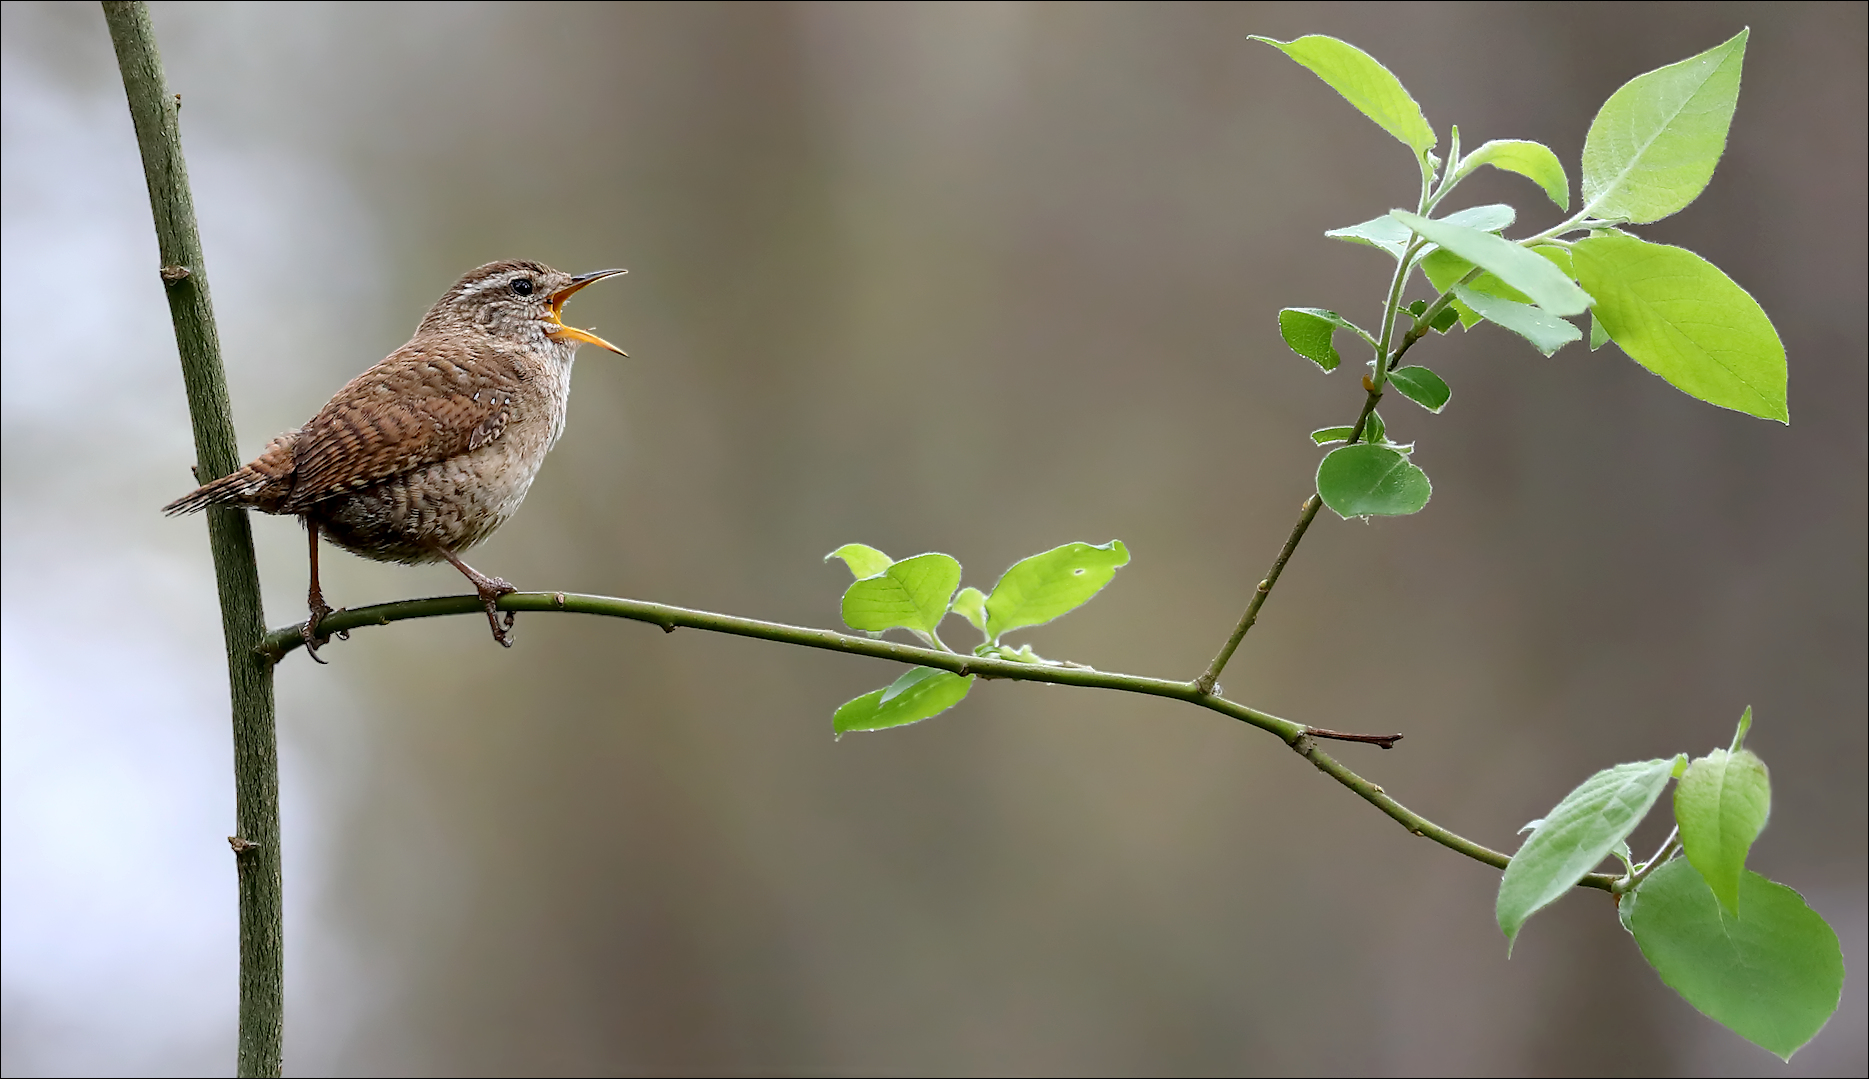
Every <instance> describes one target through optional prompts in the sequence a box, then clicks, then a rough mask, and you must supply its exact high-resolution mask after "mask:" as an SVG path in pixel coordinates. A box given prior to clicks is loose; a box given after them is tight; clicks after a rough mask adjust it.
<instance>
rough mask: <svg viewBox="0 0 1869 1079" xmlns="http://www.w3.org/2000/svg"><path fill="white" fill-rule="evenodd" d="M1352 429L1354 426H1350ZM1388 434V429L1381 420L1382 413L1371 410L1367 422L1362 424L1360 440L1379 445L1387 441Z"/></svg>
mask: <svg viewBox="0 0 1869 1079" xmlns="http://www.w3.org/2000/svg"><path fill="white" fill-rule="evenodd" d="M1352 430H1354V428H1352ZM1388 435H1389V430H1388V428H1387V427H1385V426H1384V425H1383V422H1382V413H1380V412H1371V413H1370V414H1369V422H1368V423H1365V424H1364V425H1363V438H1362V441H1364V442H1372V443H1374V444H1376V445H1378V446H1381V445H1383V444H1385V443H1386V442H1387V440H1388Z"/></svg>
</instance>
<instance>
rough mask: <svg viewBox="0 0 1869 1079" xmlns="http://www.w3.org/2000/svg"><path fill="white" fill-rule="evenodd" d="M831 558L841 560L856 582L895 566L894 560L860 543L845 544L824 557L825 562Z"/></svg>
mask: <svg viewBox="0 0 1869 1079" xmlns="http://www.w3.org/2000/svg"><path fill="white" fill-rule="evenodd" d="M833 558H841V559H843V560H844V565H846V566H849V567H850V573H851V575H852V576H854V577H856V578H857V579H858V580H861V579H863V578H865V577H874V576H876V575H877V574H878V573H881V572H882V571H884V570H886V569H888V568H889V567H890V566H892V565H894V564H895V559H893V558H890V557H889V556H888V555H886V554H884V553H882V552H881V551H879V550H877V549H876V548H874V547H865V546H864V545H863V544H861V543H846V544H844V545H843V546H842V547H839V548H838V549H836V550H835V551H832V552H831V553H830V554H827V555H825V556H824V560H825V561H826V562H829V561H830V560H831V559H833Z"/></svg>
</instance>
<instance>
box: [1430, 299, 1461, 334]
mask: <svg viewBox="0 0 1869 1079" xmlns="http://www.w3.org/2000/svg"><path fill="white" fill-rule="evenodd" d="M1459 321H1460V311H1459V310H1458V309H1456V308H1455V307H1454V305H1453V304H1448V305H1447V306H1446V307H1443V308H1441V313H1440V314H1438V315H1436V316H1434V321H1433V322H1430V323H1428V325H1429V326H1430V327H1432V328H1433V330H1434V332H1435V333H1446V332H1447V331H1448V330H1451V329H1453V328H1454V323H1456V322H1459Z"/></svg>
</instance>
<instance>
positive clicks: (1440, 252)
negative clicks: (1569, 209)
mask: <svg viewBox="0 0 1869 1079" xmlns="http://www.w3.org/2000/svg"><path fill="white" fill-rule="evenodd" d="M1532 251H1534V252H1536V253H1537V254H1539V255H1542V256H1544V258H1545V259H1546V260H1548V261H1549V262H1550V263H1551V264H1552V265H1553V266H1556V267H1557V268H1558V269H1560V270H1562V271H1563V272H1564V276H1566V277H1571V276H1573V275H1572V273H1571V255H1570V252H1569V251H1568V250H1566V249H1564V248H1562V247H1554V246H1551V245H1548V244H1547V245H1543V246H1539V247H1534V248H1532ZM1472 269H1473V264H1472V263H1471V262H1468V261H1467V260H1466V259H1463V258H1461V257H1460V256H1459V255H1456V254H1454V253H1453V252H1452V251H1448V250H1446V249H1445V248H1438V247H1437V248H1435V249H1434V250H1433V251H1432V252H1430V253H1429V254H1428V256H1427V257H1426V258H1424V259H1422V260H1421V270H1422V272H1423V273H1424V274H1426V275H1427V278H1428V283H1429V284H1431V285H1433V286H1434V287H1435V288H1437V289H1439V290H1440V291H1442V292H1446V291H1448V290H1449V289H1450V288H1452V287H1453V286H1454V285H1455V284H1457V283H1459V281H1460V279H1461V278H1463V277H1465V276H1466V275H1467V273H1468V271H1470V270H1472ZM1466 287H1467V288H1470V289H1472V290H1473V291H1475V292H1481V293H1485V294H1486V295H1488V296H1497V297H1499V298H1500V299H1502V300H1511V301H1512V302H1513V303H1518V304H1530V303H1531V302H1532V298H1531V297H1530V296H1527V295H1525V294H1524V293H1523V292H1520V291H1519V290H1518V289H1515V288H1513V287H1512V286H1511V285H1508V284H1506V283H1505V282H1504V281H1501V280H1499V277H1498V276H1497V275H1496V274H1490V273H1481V274H1480V275H1479V276H1477V277H1475V278H1474V279H1473V280H1471V281H1468V282H1467V283H1466ZM1448 307H1449V308H1450V309H1451V310H1453V311H1455V312H1457V317H1458V318H1459V319H1460V322H1461V325H1462V326H1465V327H1466V328H1468V329H1472V328H1473V325H1474V323H1477V322H1480V321H1481V320H1482V319H1483V318H1484V316H1482V315H1481V314H1480V313H1479V312H1478V311H1475V310H1474V309H1473V308H1471V307H1468V306H1467V305H1466V304H1464V303H1461V302H1460V300H1459V299H1458V298H1456V299H1455V300H1454V301H1453V303H1451V304H1449V305H1448ZM1445 315H1446V313H1445V312H1443V313H1442V317H1443V318H1444V317H1445ZM1436 321H1440V320H1438V319H1437V320H1436ZM1547 355H1548V353H1547Z"/></svg>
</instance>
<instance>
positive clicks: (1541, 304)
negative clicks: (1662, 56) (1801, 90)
mask: <svg viewBox="0 0 1869 1079" xmlns="http://www.w3.org/2000/svg"><path fill="white" fill-rule="evenodd" d="M1258 40H1261V41H1266V42H1267V43H1268V44H1271V45H1273V46H1275V47H1277V48H1278V49H1280V50H1281V51H1283V52H1284V53H1285V54H1286V55H1288V56H1290V57H1292V58H1293V59H1294V60H1297V61H1298V62H1299V63H1301V64H1303V65H1305V66H1306V67H1308V68H1310V69H1311V70H1312V71H1313V72H1316V73H1317V74H1318V76H1319V77H1320V78H1322V79H1324V81H1325V82H1327V83H1329V84H1330V86H1331V87H1332V88H1334V89H1336V90H1337V91H1338V92H1339V93H1341V94H1342V95H1343V96H1344V98H1345V99H1346V100H1348V101H1349V102H1350V103H1351V104H1353V105H1355V106H1356V107H1357V108H1358V109H1359V110H1360V111H1362V112H1363V113H1364V114H1365V115H1366V116H1368V117H1369V118H1370V119H1372V120H1374V121H1375V122H1376V123H1377V124H1378V125H1379V126H1381V127H1382V128H1383V130H1385V131H1388V132H1389V133H1390V134H1391V135H1394V136H1395V137H1396V138H1397V139H1400V140H1401V141H1402V142H1403V143H1404V144H1406V145H1408V146H1409V147H1410V148H1411V149H1413V150H1414V151H1415V152H1416V156H1417V158H1418V159H1419V161H1420V162H1421V165H1422V169H1423V177H1424V182H1423V187H1422V194H1421V203H1420V205H1419V206H1418V207H1417V208H1416V209H1415V210H1414V211H1409V210H1400V209H1398V210H1394V211H1392V212H1391V213H1389V214H1388V215H1386V216H1384V217H1379V218H1374V219H1372V220H1369V221H1365V222H1363V223H1362V224H1359V225H1351V226H1349V227H1346V228H1340V229H1331V230H1329V231H1328V232H1326V233H1325V235H1327V236H1331V237H1334V238H1336V239H1341V240H1346V241H1349V242H1352V243H1359V244H1364V245H1367V246H1370V247H1374V248H1376V249H1378V250H1381V251H1383V252H1385V253H1387V254H1388V255H1389V256H1390V257H1391V258H1394V259H1395V260H1396V261H1397V263H1398V264H1400V271H1401V274H1400V278H1399V280H1402V281H1406V280H1408V279H1409V275H1410V273H1411V272H1412V271H1413V269H1415V268H1416V267H1419V268H1421V269H1422V270H1423V272H1424V273H1425V274H1426V276H1427V277H1428V279H1429V282H1430V283H1431V284H1432V285H1433V286H1434V288H1435V289H1436V290H1437V291H1438V292H1439V296H1437V297H1436V299H1435V300H1434V301H1433V302H1432V303H1431V304H1429V305H1427V312H1426V318H1425V319H1424V322H1425V323H1426V324H1431V325H1432V326H1433V328H1435V329H1445V328H1446V327H1445V325H1443V323H1442V322H1440V321H1439V319H1440V317H1441V316H1442V315H1443V314H1444V312H1445V311H1446V310H1447V309H1449V308H1451V309H1452V310H1454V311H1455V312H1457V314H1458V318H1459V320H1460V322H1461V323H1462V325H1464V326H1467V327H1469V328H1470V327H1472V326H1473V325H1475V324H1477V323H1479V322H1482V321H1485V322H1490V323H1493V324H1494V325H1497V326H1501V327H1503V328H1505V329H1507V330H1510V331H1512V332H1513V333H1515V334H1517V335H1519V336H1520V337H1523V338H1525V339H1526V340H1527V341H1528V342H1530V343H1531V344H1532V346H1533V347H1534V348H1536V349H1538V351H1540V352H1542V353H1544V354H1545V355H1547V356H1550V355H1552V354H1554V353H1556V352H1557V351H1558V350H1559V349H1561V348H1563V347H1565V346H1566V345H1569V344H1571V343H1572V342H1575V341H1580V340H1582V339H1583V330H1582V329H1581V328H1579V327H1578V326H1577V325H1576V324H1574V323H1572V322H1570V321H1569V320H1570V319H1573V318H1575V317H1576V316H1578V315H1581V314H1583V313H1585V311H1589V312H1590V314H1591V324H1590V348H1591V350H1592V351H1595V350H1596V349H1598V348H1600V347H1601V346H1602V345H1604V344H1606V343H1608V342H1610V341H1614V342H1616V344H1618V345H1620V346H1621V347H1622V349H1623V351H1624V352H1626V353H1628V355H1629V356H1630V357H1631V358H1633V359H1634V360H1636V362H1638V363H1640V364H1642V365H1643V366H1644V367H1646V368H1648V369H1649V370H1650V371H1653V372H1654V373H1656V374H1658V375H1660V376H1661V377H1662V378H1664V379H1666V380H1667V381H1668V382H1669V383H1670V384H1671V385H1673V386H1675V387H1677V388H1679V389H1681V390H1682V391H1684V392H1686V393H1688V394H1690V395H1692V396H1694V397H1698V398H1700V399H1702V400H1704V401H1707V402H1709V403H1712V404H1715V405H1719V406H1721V407H1723V408H1730V409H1734V410H1736V411H1739V412H1744V413H1747V414H1750V415H1754V416H1759V417H1762V418H1765V419H1775V420H1779V421H1782V422H1788V420H1789V411H1788V408H1787V402H1786V374H1785V371H1786V367H1785V354H1784V346H1783V343H1782V342H1781V341H1780V340H1779V338H1778V335H1777V332H1776V331H1775V330H1774V329H1773V327H1772V324H1771V320H1770V319H1769V318H1767V317H1766V315H1765V313H1764V311H1763V310H1761V309H1760V308H1759V306H1758V304H1757V303H1756V302H1754V301H1753V299H1752V297H1751V296H1750V295H1748V294H1747V293H1746V292H1745V290H1744V289H1743V288H1741V287H1740V286H1739V285H1738V284H1736V283H1734V282H1733V281H1732V280H1731V279H1730V278H1728V277H1727V276H1726V275H1725V274H1723V273H1721V272H1720V270H1719V269H1718V268H1717V267H1715V266H1713V265H1712V264H1711V263H1708V262H1707V261H1706V260H1704V259H1701V258H1700V257H1699V256H1698V255H1695V254H1693V253H1692V252H1688V251H1682V250H1680V249H1679V248H1668V247H1664V246H1663V245H1659V244H1649V243H1647V242H1646V241H1643V240H1639V239H1637V238H1635V237H1633V236H1629V235H1626V234H1624V233H1619V232H1615V231H1613V230H1612V229H1611V227H1612V226H1615V225H1619V224H1639V223H1646V222H1651V221H1656V220H1659V219H1660V218H1663V217H1666V216H1668V215H1669V214H1672V213H1675V212H1676V211H1678V210H1680V209H1681V208H1683V207H1685V206H1686V205H1688V204H1689V203H1690V202H1692V201H1693V200H1694V199H1695V198H1696V197H1698V196H1699V194H1700V192H1701V191H1703V190H1704V189H1705V188H1706V186H1707V183H1708V181H1709V180H1710V179H1711V178H1712V176H1713V171H1714V169H1715V167H1716V166H1717V165H1718V164H1719V160H1720V157H1721V155H1722V154H1723V153H1724V152H1725V148H1726V136H1727V131H1728V130H1729V128H1730V127H1731V124H1732V118H1733V112H1734V108H1735V106H1736V103H1737V101H1738V96H1739V84H1740V72H1741V68H1742V66H1743V63H1744V60H1745V48H1746V40H1747V33H1746V32H1744V31H1742V32H1741V33H1739V34H1737V35H1735V36H1734V37H1733V38H1732V39H1730V40H1728V41H1726V42H1724V43H1722V44H1720V45H1718V46H1716V47H1714V48H1712V49H1709V50H1707V51H1706V52H1704V53H1701V54H1700V55H1698V56H1694V57H1690V58H1688V59H1686V60H1683V61H1681V62H1680V63H1678V64H1670V65H1669V66H1667V67H1663V68H1660V69H1657V70H1655V71H1651V72H1649V73H1648V74H1646V75H1641V76H1638V77H1637V78H1635V79H1632V80H1630V81H1629V83H1628V84H1626V85H1625V86H1623V87H1622V88H1621V89H1620V90H1617V91H1616V93H1615V94H1613V95H1611V97H1610V99H1609V100H1608V101H1606V102H1605V103H1604V105H1603V107H1602V109H1601V110H1599V112H1598V113H1597V116H1596V119H1595V120H1594V121H1593V122H1592V124H1591V126H1590V132H1589V135H1588V137H1587V139H1586V140H1585V145H1584V152H1583V158H1582V177H1583V179H1582V194H1583V207H1582V209H1580V210H1579V211H1578V212H1577V213H1575V214H1573V215H1571V216H1570V217H1569V218H1567V219H1566V220H1565V221H1563V222H1562V223H1560V224H1558V225H1556V226H1554V227H1552V228H1549V229H1546V230H1544V231H1543V232H1540V233H1537V234H1536V235H1534V236H1531V237H1527V238H1525V239H1522V240H1511V239H1507V238H1505V237H1504V236H1503V235H1501V233H1502V231H1503V230H1504V229H1505V228H1507V227H1509V226H1510V225H1511V223H1512V222H1513V221H1514V219H1515V218H1516V211H1515V210H1514V209H1513V208H1512V207H1510V206H1505V205H1497V204H1495V205H1487V206H1473V207H1467V208H1465V209H1462V210H1455V211H1453V212H1448V213H1441V212H1439V209H1440V206H1441V204H1442V202H1443V200H1444V199H1446V198H1447V196H1448V195H1449V194H1450V193H1451V192H1452V191H1453V189H1454V188H1455V187H1456V186H1457V185H1458V184H1459V183H1460V182H1461V181H1462V180H1464V179H1466V178H1467V177H1468V176H1470V175H1472V174H1473V173H1474V172H1475V171H1476V170H1478V169H1479V168H1481V167H1482V166H1486V167H1491V168H1497V169H1503V170H1505V171H1508V172H1513V173H1517V174H1518V175H1521V176H1524V177H1526V178H1527V179H1529V180H1531V181H1532V182H1533V183H1535V184H1537V185H1538V186H1539V187H1540V188H1541V189H1542V190H1543V191H1544V193H1545V194H1546V196H1548V197H1549V198H1550V199H1551V201H1552V202H1553V203H1554V204H1555V205H1556V206H1557V207H1558V208H1559V209H1560V210H1564V209H1568V207H1569V205H1570V180H1569V176H1568V174H1567V173H1566V172H1565V169H1564V165H1563V162H1562V161H1561V160H1560V159H1559V158H1558V156H1557V154H1556V153H1554V152H1553V151H1552V150H1551V149H1550V147H1547V146H1544V145H1542V144H1540V143H1537V142H1531V141H1529V140H1525V139H1493V140H1491V141H1489V142H1486V143H1483V144H1482V145H1480V146H1479V147H1478V148H1477V149H1475V150H1474V151H1473V152H1471V153H1469V154H1466V155H1465V156H1462V155H1461V154H1460V129H1459V127H1457V126H1456V127H1453V128H1451V131H1452V148H1451V150H1450V157H1449V160H1450V162H1451V164H1450V165H1449V166H1448V167H1447V168H1446V169H1445V170H1442V169H1441V168H1440V162H1439V161H1438V159H1436V158H1435V157H1434V155H1433V154H1431V153H1429V152H1428V151H1429V149H1431V148H1432V147H1433V146H1435V145H1436V137H1435V135H1434V131H1433V128H1432V126H1431V125H1429V124H1428V122H1427V120H1426V118H1425V116H1423V114H1422V112H1421V109H1420V106H1419V105H1418V104H1417V103H1416V102H1415V100H1414V98H1413V97H1411V96H1410V95H1409V94H1408V91H1407V90H1406V89H1405V88H1403V87H1402V85H1401V83H1400V82H1399V80H1397V79H1396V78H1395V75H1394V74H1393V73H1392V72H1390V71H1389V70H1388V69H1387V68H1384V67H1383V66H1382V65H1381V64H1379V63H1377V62H1376V61H1375V60H1374V59H1373V58H1371V57H1370V56H1368V54H1366V53H1363V52H1362V51H1361V50H1359V49H1356V48H1355V47H1353V46H1350V45H1347V44H1345V43H1344V42H1340V41H1337V40H1336V39H1334V38H1328V37H1322V36H1318V35H1312V36H1310V37H1303V38H1299V39H1297V40H1295V41H1290V42H1278V41H1272V40H1270V39H1267V38H1260V39H1258ZM1579 231H1583V232H1586V233H1588V235H1587V236H1586V237H1585V238H1583V239H1580V240H1574V241H1573V240H1566V239H1564V238H1563V237H1564V236H1565V235H1566V234H1567V233H1574V232H1579ZM1573 250H1574V251H1575V253H1576V260H1575V263H1574V264H1573V260H1572V258H1571V255H1572V252H1573ZM1534 253H1535V254H1536V255H1542V256H1544V260H1543V261H1542V262H1541V261H1540V260H1539V259H1537V258H1536V257H1534ZM1398 299H1399V293H1398V294H1397V297H1393V298H1392V299H1391V305H1392V306H1393V305H1394V304H1395V303H1396V302H1397V300H1398ZM1320 310H1321V309H1316V308H1288V309H1286V311H1285V312H1281V314H1280V327H1279V328H1280V332H1281V335H1282V336H1283V337H1284V338H1285V340H1286V342H1287V343H1288V344H1290V345H1291V346H1292V348H1293V349H1294V350H1296V351H1298V352H1299V353H1300V354H1301V355H1304V356H1306V357H1307V358H1309V359H1311V360H1313V361H1314V362H1316V363H1318V365H1319V366H1320V367H1322V368H1323V369H1324V370H1326V371H1329V370H1333V369H1334V368H1336V367H1337V366H1338V364H1339V362H1340V361H1341V357H1340V356H1339V355H1338V353H1337V352H1336V350H1335V348H1334V347H1333V346H1332V343H1331V341H1330V329H1331V328H1348V329H1356V327H1354V326H1353V325H1352V324H1350V323H1349V322H1348V321H1347V320H1342V321H1337V320H1341V318H1342V317H1341V316H1339V315H1336V313H1335V312H1330V313H1329V314H1330V315H1331V319H1332V321H1331V322H1330V324H1329V325H1328V326H1326V325H1324V324H1321V323H1315V322H1309V323H1307V322H1304V321H1301V320H1298V319H1296V318H1293V317H1290V316H1291V313H1292V312H1310V311H1320ZM1393 317H1394V316H1393V314H1391V315H1390V316H1388V320H1390V321H1392V320H1393ZM1357 332H1358V333H1359V334H1362V336H1363V337H1365V339H1366V340H1368V342H1369V343H1370V344H1371V345H1372V347H1373V348H1374V349H1375V351H1376V353H1377V355H1376V359H1375V361H1374V363H1373V364H1372V366H1374V367H1375V369H1376V375H1375V379H1376V383H1377V389H1378V390H1380V389H1381V388H1382V385H1383V384H1384V383H1385V382H1386V381H1388V379H1389V378H1390V377H1392V376H1391V375H1390V373H1389V372H1388V371H1387V370H1386V367H1387V366H1389V365H1390V363H1391V360H1392V353H1393V351H1394V343H1393V341H1392V339H1391V336H1390V334H1389V332H1388V331H1387V330H1386V329H1385V330H1384V332H1383V333H1382V334H1381V335H1380V336H1378V335H1373V334H1368V333H1364V332H1363V331H1361V330H1357ZM1415 336H1419V334H1418V333H1416V334H1415ZM1404 347H1405V346H1404ZM1403 393H1404V394H1407V393H1408V391H1407V390H1403Z"/></svg>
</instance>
